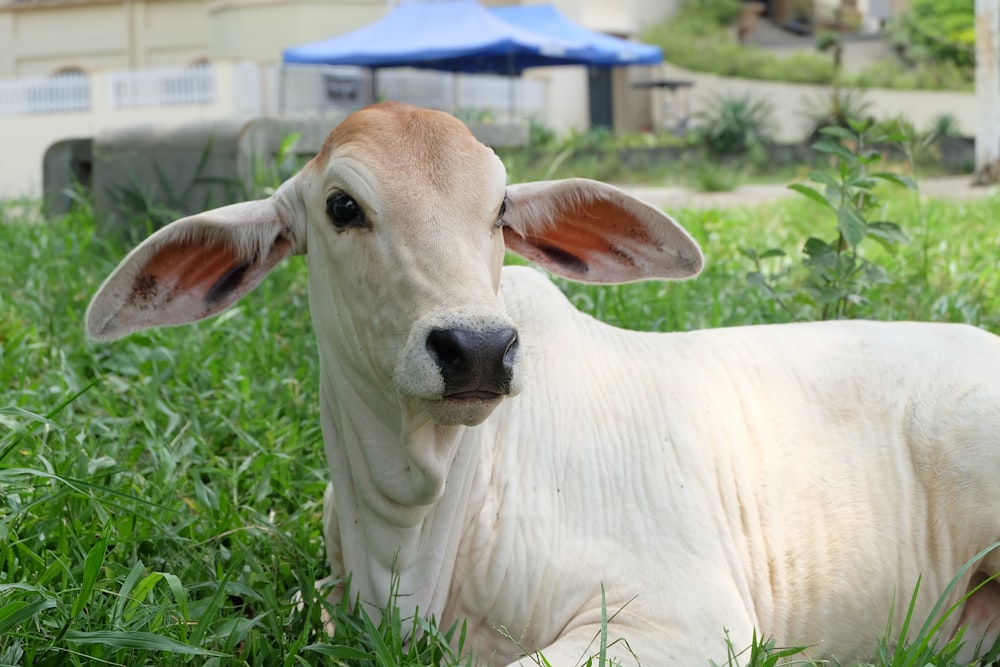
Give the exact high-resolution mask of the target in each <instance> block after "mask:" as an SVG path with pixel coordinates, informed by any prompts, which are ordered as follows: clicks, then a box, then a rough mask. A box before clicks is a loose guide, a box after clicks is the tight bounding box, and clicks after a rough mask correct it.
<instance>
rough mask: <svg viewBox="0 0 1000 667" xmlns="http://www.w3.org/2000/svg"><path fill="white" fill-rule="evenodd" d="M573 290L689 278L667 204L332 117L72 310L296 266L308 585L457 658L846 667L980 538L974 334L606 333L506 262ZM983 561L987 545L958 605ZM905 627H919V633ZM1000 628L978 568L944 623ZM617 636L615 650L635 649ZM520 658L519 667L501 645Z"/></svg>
mask: <svg viewBox="0 0 1000 667" xmlns="http://www.w3.org/2000/svg"><path fill="white" fill-rule="evenodd" d="M505 248H506V249H508V250H512V251H514V252H516V253H519V254H521V255H523V256H524V257H527V258H529V259H531V260H533V261H534V262H536V263H537V264H539V265H541V266H543V267H545V268H546V269H548V270H549V271H552V272H553V273H556V274H559V275H562V276H567V277H569V278H573V279H577V280H584V281H594V282H622V281H632V280H641V279H646V278H653V277H667V278H684V277H688V276H693V275H695V274H696V273H697V272H698V271H699V270H700V267H701V264H702V257H701V253H700V251H699V249H698V247H697V245H696V244H695V242H694V241H693V240H692V239H691V238H690V237H689V236H688V235H687V233H685V232H684V231H683V230H682V229H681V228H680V227H679V226H678V225H677V224H676V223H675V222H674V221H673V220H671V219H670V218H669V217H667V216H665V215H664V214H662V213H661V212H659V211H658V210H656V209H654V208H652V207H650V206H648V205H646V204H644V203H642V202H640V201H637V200H635V199H633V198H631V197H629V196H628V195H626V194H624V193H623V192H621V191H620V190H617V189H615V188H613V187H610V186H607V185H603V184H600V183H596V182H592V181H585V180H567V181H557V182H545V183H528V184H523V185H511V186H508V185H507V183H506V176H505V171H504V168H503V165H502V164H501V162H500V160H499V159H497V157H496V156H495V155H494V154H493V153H492V152H491V151H490V150H489V149H488V148H486V147H485V146H483V145H481V144H480V143H478V142H477V141H476V140H475V139H474V138H473V137H472V135H471V134H470V133H469V132H468V131H467V130H466V129H465V127H464V126H463V125H462V124H461V123H460V122H458V121H457V120H455V119H453V118H451V117H450V116H448V115H446V114H443V113H439V112H432V111H426V110H420V109H414V108H411V107H406V106H403V105H398V104H385V105H378V106H375V107H370V108H367V109H364V110H362V111H359V112H357V113H355V114H354V115H352V116H351V117H349V118H348V119H347V120H345V121H344V122H343V123H342V124H341V125H339V126H338V127H337V128H336V129H334V131H333V132H332V133H331V134H330V136H329V139H328V140H327V142H326V144H325V145H324V147H323V149H322V150H321V151H320V153H319V154H318V155H317V156H316V157H315V158H314V159H313V160H312V161H311V162H310V163H309V164H308V165H307V166H306V167H305V168H304V169H303V170H302V171H301V172H300V173H299V174H298V175H296V176H295V177H293V178H291V179H290V180H289V181H287V182H286V183H285V184H284V185H283V186H282V187H281V188H280V189H279V190H278V191H277V192H276V193H275V194H274V196H272V197H271V198H269V199H266V200H262V201H252V202H246V203H242V204H236V205H233V206H227V207H224V208H220V209H216V210H213V211H208V212H206V213H202V214H200V215H195V216H192V217H188V218H184V219H182V220H178V221H177V222H175V223H173V224H171V225H169V226H167V227H165V228H164V229H162V230H160V231H159V232H157V233H156V234H154V235H153V236H152V237H151V238H149V239H148V240H147V241H145V242H144V243H143V244H141V245H140V246H139V247H138V248H136V249H135V250H134V251H133V252H132V253H131V254H130V255H129V256H128V257H127V258H126V259H125V260H124V261H123V262H122V264H121V265H120V266H119V267H118V269H117V270H116V271H115V272H114V273H113V274H112V275H111V277H109V278H108V280H107V281H106V282H105V283H104V285H103V286H102V287H101V289H100V291H99V292H98V293H97V295H96V296H95V297H94V301H93V303H92V304H91V306H90V309H89V312H88V314H87V326H88V329H89V332H90V334H91V335H92V336H93V337H94V338H97V339H99V340H111V339H115V338H118V337H121V336H124V335H126V334H128V333H130V332H133V331H136V330H138V329H142V328H144V327H154V326H163V325H175V324H181V323H184V322H191V321H194V320H198V319H201V318H203V317H208V316H210V315H213V314H215V313H218V312H220V311H222V310H223V309H225V308H227V307H229V306H231V305H232V304H233V303H234V302H236V301H237V300H238V299H240V298H241V297H242V296H243V295H244V294H246V293H247V292H249V291H250V290H251V289H253V288H254V287H255V286H256V285H257V284H258V283H259V282H260V281H261V280H262V279H263V278H264V276H265V274H267V273H268V272H269V271H270V270H271V269H272V268H273V267H274V266H275V265H276V264H277V263H278V262H279V261H280V260H281V259H283V258H284V257H286V256H288V255H292V254H305V255H306V257H307V261H308V268H309V297H310V304H311V310H312V317H313V321H314V325H315V331H316V336H317V338H318V340H319V353H320V362H321V375H320V383H321V393H320V395H321V400H322V426H323V438H324V442H325V445H326V454H327V457H328V460H329V466H330V475H331V478H332V484H331V486H330V489H328V492H327V497H326V502H325V511H324V529H325V535H326V542H327V550H328V553H329V559H330V562H331V564H332V568H333V574H334V575H341V574H343V573H345V572H350V573H351V574H352V575H353V579H352V582H353V586H354V590H355V591H357V592H358V593H359V594H360V596H361V599H362V600H364V601H366V602H370V603H372V604H380V603H384V602H385V601H386V600H387V599H388V598H389V593H390V580H391V578H392V576H393V574H394V573H395V574H397V575H398V576H399V592H400V594H401V596H400V597H399V603H400V604H401V605H402V606H403V607H404V613H406V612H411V611H413V610H414V609H415V608H418V607H419V609H420V612H421V613H422V614H427V615H434V616H436V617H437V618H438V619H439V620H440V621H442V622H443V623H444V624H450V623H451V622H452V621H453V620H455V619H462V618H466V619H468V621H469V628H468V637H467V642H468V643H467V646H470V647H471V648H472V650H473V651H474V652H475V654H476V656H477V657H478V658H479V659H480V661H481V662H483V663H485V664H488V665H504V664H507V663H511V662H513V661H517V660H518V659H519V657H520V658H521V659H522V661H527V660H528V659H527V658H523V657H522V655H523V654H522V653H521V651H520V649H518V648H517V647H516V646H515V644H514V643H513V642H512V641H510V639H508V638H505V637H503V636H502V635H501V633H500V631H499V629H500V628H503V629H505V630H506V631H507V632H508V633H509V634H510V635H512V636H513V637H515V638H519V639H520V641H521V644H522V645H523V647H525V648H527V649H528V650H534V649H541V650H542V651H543V653H544V655H545V656H546V658H548V660H549V661H550V662H551V663H552V664H553V665H557V666H560V667H561V666H563V665H573V664H576V663H577V662H578V661H579V660H580V659H581V658H583V657H585V656H587V655H588V652H592V651H593V650H595V649H594V648H593V646H592V644H591V642H592V640H593V639H594V637H595V636H596V635H597V633H598V632H599V629H600V625H601V590H602V586H603V588H604V590H606V592H607V607H608V609H609V613H613V612H614V611H616V610H619V609H621V612H620V613H619V614H618V615H617V616H616V617H615V618H614V620H613V621H612V623H611V624H610V628H609V631H610V637H611V640H612V641H613V640H614V639H616V638H619V637H621V638H624V639H625V640H626V641H627V647H626V645H625V643H624V642H619V643H616V644H614V645H613V646H612V647H611V650H610V653H611V654H612V655H613V656H614V657H615V658H617V659H619V660H621V661H623V662H624V663H626V664H634V663H635V662H636V659H638V661H639V662H641V663H643V664H645V665H656V666H660V665H678V666H683V667H688V666H690V665H698V664H706V663H707V661H708V660H709V659H712V660H716V661H722V660H723V659H724V658H725V655H726V649H725V643H724V642H725V636H726V632H727V631H728V634H729V637H730V638H731V640H732V642H733V645H734V646H735V647H737V648H742V647H744V646H747V645H749V643H750V640H751V636H752V633H753V632H754V630H755V629H757V630H758V631H759V634H761V635H762V636H773V637H774V638H775V639H776V640H777V642H778V643H779V644H782V645H808V646H810V647H812V648H811V649H810V655H812V656H816V657H823V656H836V657H837V658H839V659H840V660H842V661H843V662H845V663H848V662H849V661H850V660H852V659H855V658H863V657H867V656H870V655H871V653H872V652H873V650H874V647H875V645H876V638H877V637H878V636H879V635H880V634H881V633H882V632H883V631H884V630H885V628H886V624H887V622H888V621H889V619H890V618H892V619H893V620H894V627H895V628H899V625H900V621H901V619H902V616H903V614H904V612H905V611H906V607H907V605H908V603H909V600H910V596H911V594H912V592H913V590H914V587H915V586H916V585H917V582H918V579H919V580H920V594H919V596H918V599H917V604H916V608H915V611H914V617H915V619H922V618H923V617H924V616H926V615H928V614H929V613H930V612H931V608H932V606H933V603H934V602H935V601H936V600H937V598H938V597H939V596H940V595H941V594H942V593H943V592H944V590H945V587H946V585H947V583H948V581H949V580H950V579H951V577H952V576H953V575H955V573H956V572H958V571H959V570H960V569H961V566H962V565H963V564H964V563H966V562H967V561H968V560H970V559H972V558H974V557H975V556H976V554H977V553H978V552H980V551H981V550H983V549H984V548H985V547H988V546H989V545H990V544H992V543H994V542H995V541H997V540H998V539H1000V483H998V482H1000V341H998V339H997V338H995V337H994V336H992V335H990V334H987V333H984V332H982V331H979V330H977V329H974V328H970V327H965V326H954V325H938V324H902V323H897V324H881V323H874V322H831V323H821V324H794V325H782V326H760V327H744V328H734V329H722V330H712V331H697V332H691V333H671V334H652V333H635V332H629V331H623V330H620V329H616V328H613V327H610V326H606V325H604V324H601V323H600V322H597V321H595V320H594V319H592V318H590V317H588V316H586V315H583V314H581V313H579V312H577V311H576V310H575V309H574V308H573V307H572V306H571V305H570V304H569V302H568V301H567V300H566V299H565V298H564V297H563V295H562V294H561V293H560V292H559V290H558V289H556V287H554V286H553V285H552V284H551V283H550V282H549V281H548V280H547V279H546V278H545V277H544V276H543V275H542V274H540V273H539V272H538V271H537V270H535V269H531V268H526V267H521V268H501V264H502V262H503V258H504V250H505ZM998 571H1000V555H998V554H997V553H996V552H993V553H990V554H989V555H988V556H986V557H980V558H979V560H978V561H977V562H976V563H975V564H974V565H973V566H972V567H971V568H970V569H969V570H968V571H967V573H966V574H965V576H963V577H962V579H961V581H960V583H959V586H958V587H957V589H956V590H955V592H954V593H953V594H952V595H951V597H950V602H956V601H958V599H959V598H960V597H961V595H964V594H965V593H966V592H967V591H969V590H971V589H972V588H974V587H975V585H977V584H979V583H981V582H982V581H984V580H985V579H986V578H987V577H989V576H991V575H993V574H995V573H997V572H998ZM914 625H918V624H917V623H916V622H915V623H914ZM959 625H963V626H968V632H967V633H966V637H967V638H968V639H969V640H970V641H969V642H968V643H967V645H968V647H969V648H968V649H967V652H966V658H969V657H971V656H972V651H973V650H974V646H973V645H974V644H975V643H976V642H977V641H978V640H980V639H985V641H987V642H992V641H993V640H994V639H995V638H996V637H997V636H998V634H1000V631H998V626H1000V585H998V584H997V583H994V582H989V583H987V584H986V585H985V586H984V587H983V588H981V589H980V590H979V591H978V592H976V593H975V594H973V595H972V596H971V598H970V599H969V600H968V601H967V602H965V603H964V604H963V606H962V607H961V609H960V610H958V611H956V612H955V613H954V614H953V615H952V617H951V620H950V621H949V622H948V623H947V624H946V626H945V631H946V634H949V633H953V632H955V631H956V629H957V628H958V626H959ZM633 654H634V655H633ZM518 664H521V663H518Z"/></svg>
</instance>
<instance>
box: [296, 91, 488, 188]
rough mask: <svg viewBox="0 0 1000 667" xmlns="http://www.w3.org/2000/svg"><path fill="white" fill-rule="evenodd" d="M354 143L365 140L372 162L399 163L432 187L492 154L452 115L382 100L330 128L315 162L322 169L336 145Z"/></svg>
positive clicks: (445, 183) (448, 182)
mask: <svg viewBox="0 0 1000 667" xmlns="http://www.w3.org/2000/svg"><path fill="white" fill-rule="evenodd" d="M354 143H361V144H363V147H364V153H365V155H367V156H368V161H369V162H370V163H374V164H381V165H393V164H400V163H401V162H402V163H403V165H402V166H405V167H406V168H407V176H408V177H410V176H412V177H414V178H419V179H423V180H424V182H425V183H427V184H428V185H430V186H432V187H433V188H435V189H442V188H446V187H448V186H449V185H451V184H452V182H453V179H454V178H455V175H456V174H463V173H466V172H467V171H469V170H475V169H479V168H480V165H482V161H483V157H484V156H485V155H492V151H491V150H490V149H489V148H487V147H486V146H484V145H483V144H482V143H480V142H479V140H477V139H476V138H475V137H474V136H473V135H472V132H470V131H469V128H467V127H466V126H465V124H464V123H463V122H462V121H460V120H458V119H457V118H455V117H454V116H452V115H451V114H448V113H445V112H443V111H434V110H431V109H421V108H419V107H414V106H410V105H408V104H402V103H400V102H383V103H381V104H376V105H373V106H370V107H365V108H364V109H361V110H359V111H356V112H355V113H353V114H351V115H350V116H348V117H347V118H346V119H344V121H343V122H342V123H340V125H338V126H337V127H335V128H334V129H333V131H332V132H330V135H329V136H328V137H327V139H326V142H325V143H324V144H323V147H322V148H321V149H320V151H319V153H317V154H316V157H315V158H314V159H313V162H314V163H315V165H316V167H317V168H320V169H321V168H323V166H324V165H326V164H327V162H328V161H329V159H330V157H331V155H333V153H334V151H335V150H336V149H338V148H340V147H344V146H347V145H349V144H354Z"/></svg>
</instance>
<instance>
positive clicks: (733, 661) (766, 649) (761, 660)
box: [709, 630, 815, 667]
mask: <svg viewBox="0 0 1000 667" xmlns="http://www.w3.org/2000/svg"><path fill="white" fill-rule="evenodd" d="M805 650H806V647H805V646H792V647H788V648H781V647H778V646H777V645H776V644H775V641H774V639H768V640H766V641H761V640H760V638H759V637H757V631H756V630H754V633H753V638H752V639H751V641H750V646H748V647H747V648H745V649H743V650H741V651H738V652H737V650H736V648H735V647H734V646H733V642H732V640H731V639H730V638H729V632H726V661H725V662H724V663H722V664H721V665H719V664H717V663H716V662H715V661H714V660H710V661H709V664H710V665H712V667H743V665H745V667H776V666H777V665H787V664H801V665H811V664H815V663H811V662H810V663H807V662H805V661H791V662H789V661H788V660H786V658H791V657H793V656H796V655H799V654H800V653H802V652H803V651H805ZM741 658H746V659H747V662H745V663H741V662H740V659H741Z"/></svg>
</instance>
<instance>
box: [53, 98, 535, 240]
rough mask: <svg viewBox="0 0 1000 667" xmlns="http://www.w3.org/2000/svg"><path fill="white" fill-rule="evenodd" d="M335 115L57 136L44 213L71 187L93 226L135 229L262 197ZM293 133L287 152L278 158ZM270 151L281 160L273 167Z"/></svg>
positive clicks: (488, 138) (500, 139) (498, 133)
mask: <svg viewBox="0 0 1000 667" xmlns="http://www.w3.org/2000/svg"><path fill="white" fill-rule="evenodd" d="M343 117H344V114H336V115H329V116H325V117H323V118H313V119H308V120H280V119H275V118H259V119H255V120H250V121H242V122H240V121H226V120H221V121H201V122H192V123H184V124H178V125H166V124H162V123H160V124H148V125H131V126H127V127H124V128H118V129H113V130H107V131H104V132H102V133H100V134H98V135H97V136H96V137H94V138H93V139H86V138H85V139H71V140H64V141H58V142H56V143H55V144H53V145H52V146H50V147H49V149H48V150H47V151H46V153H45V159H44V169H43V178H44V182H43V192H44V197H45V207H46V211H47V212H48V213H49V214H61V213H66V212H67V211H69V209H70V207H71V205H72V197H71V196H69V194H68V193H70V192H71V191H72V190H73V189H74V188H78V189H82V190H84V191H89V192H90V194H91V197H92V200H93V205H94V213H95V215H96V216H97V219H98V228H99V230H100V231H102V232H107V231H112V230H115V231H120V230H126V231H129V230H128V228H129V227H130V226H132V225H141V229H140V230H138V233H145V232H146V231H147V228H148V226H149V225H150V224H152V226H153V227H158V226H161V225H163V224H165V223H166V222H169V221H170V220H173V219H175V218H176V217H178V216H182V215H189V214H191V213H196V212H198V211H203V210H205V209H208V208H213V207H216V206H223V205H225V204H228V203H232V202H235V201H241V200H245V199H248V198H251V197H259V196H263V195H264V194H265V192H264V190H265V189H266V188H267V187H272V186H277V185H278V184H280V183H281V181H282V180H284V179H285V178H287V177H289V176H291V175H292V173H294V171H296V170H297V169H298V168H299V167H300V166H301V165H302V164H304V163H305V162H306V161H307V160H308V159H310V158H312V156H313V155H315V154H316V153H317V152H318V151H319V150H320V148H321V147H322V146H323V142H324V141H325V140H326V137H327V135H328V134H329V132H330V130H331V129H332V128H333V127H334V126H336V125H337V123H339V122H340V121H341V120H342V119H343ZM470 129H472V131H473V133H474V134H476V136H477V137H478V138H479V139H480V141H483V142H484V143H487V144H490V145H510V144H512V143H514V144H518V143H520V144H524V143H526V142H527V127H526V126H521V125H506V124H502V123H498V124H471V125H470ZM293 135H295V137H296V138H295V141H294V143H293V144H292V146H291V148H290V149H289V150H288V151H287V154H285V155H280V154H281V153H282V145H283V144H284V143H285V142H286V141H287V140H288V139H289V138H290V137H292V136H293ZM279 155H280V157H282V158H283V160H284V163H283V164H276V163H275V160H276V158H277V157H279ZM130 233H131V232H130Z"/></svg>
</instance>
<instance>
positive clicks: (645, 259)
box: [503, 178, 704, 283]
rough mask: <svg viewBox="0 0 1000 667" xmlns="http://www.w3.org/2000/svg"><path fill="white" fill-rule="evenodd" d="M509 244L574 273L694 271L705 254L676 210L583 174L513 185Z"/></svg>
mask: <svg viewBox="0 0 1000 667" xmlns="http://www.w3.org/2000/svg"><path fill="white" fill-rule="evenodd" d="M503 228H504V240H505V242H506V244H507V248H508V249H509V250H511V251H512V252H515V253H517V254H518V255H521V256H522V257H524V258H525V259H528V260H531V261H532V262H534V263H536V264H538V265H540V266H542V267H544V268H545V269H547V270H549V271H551V272H552V273H555V274H557V275H560V276H563V277H565V278H570V279H572V280H579V281H583V282H591V283H624V282H632V281H636V280H646V279H649V278H690V277H691V276H694V275H697V274H698V272H699V271H701V267H702V264H703V262H704V259H703V257H702V254H701V249H700V248H699V247H698V244H697V243H696V242H695V240H694V239H693V238H691V236H690V235H689V234H688V233H687V232H686V231H684V229H683V228H682V227H681V226H680V225H679V224H677V223H676V222H675V221H674V220H673V219H672V218H670V216H668V215H666V214H665V213H663V212H662V211H660V210H658V209H656V208H654V207H653V206H650V205H649V204H647V203H645V202H643V201H641V200H639V199H637V198H635V197H633V196H631V195H629V194H627V193H625V192H623V191H622V190H619V189H618V188H616V187H614V186H611V185H607V184H605V183H600V182H598V181H591V180H587V179H582V178H572V179H567V180H562V181H538V182H534V183H522V184H519V185H512V186H509V187H508V188H507V206H506V211H505V213H504V216H503Z"/></svg>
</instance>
